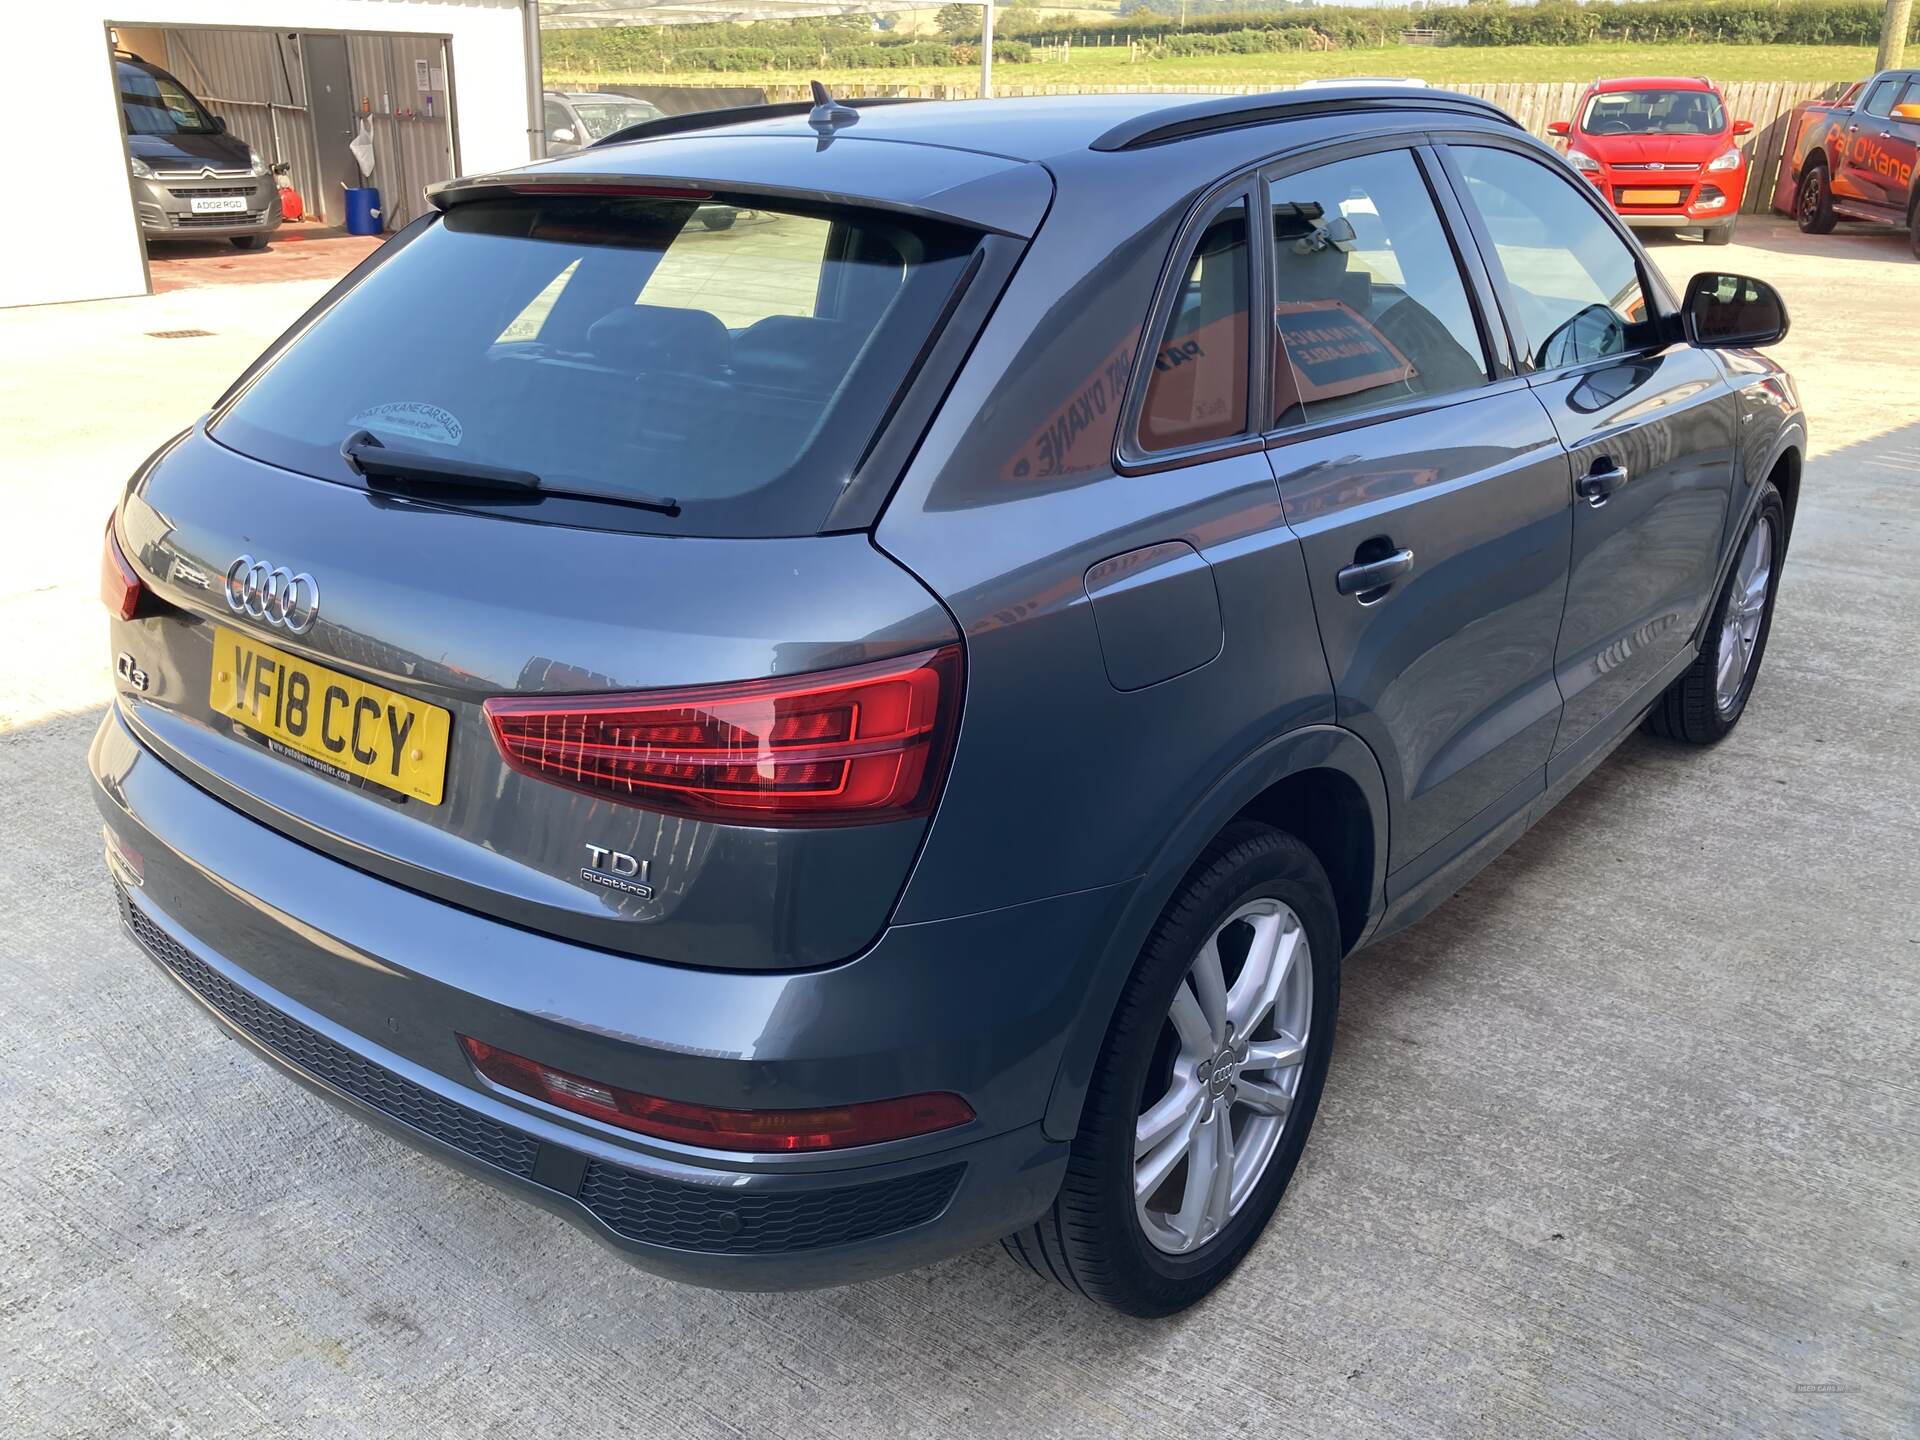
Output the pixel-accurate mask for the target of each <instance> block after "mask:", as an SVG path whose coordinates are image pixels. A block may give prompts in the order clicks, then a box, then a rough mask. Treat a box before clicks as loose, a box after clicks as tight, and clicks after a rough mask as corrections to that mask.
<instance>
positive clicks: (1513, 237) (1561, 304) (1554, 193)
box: [1453, 145, 1648, 370]
mask: <svg viewBox="0 0 1920 1440" xmlns="http://www.w3.org/2000/svg"><path fill="white" fill-rule="evenodd" d="M1453 155H1454V159H1455V160H1456V161H1457V162H1458V164H1459V166H1460V170H1461V172H1462V174H1464V175H1465V176H1466V181H1467V198H1468V199H1469V201H1470V202H1471V203H1472V204H1473V206H1474V208H1476V209H1477V210H1478V211H1479V212H1480V216H1481V219H1482V220H1483V221H1484V222H1485V224H1486V227H1487V232H1488V234H1489V235H1490V236H1491V237H1492V240H1493V248H1494V250H1495V251H1496V252H1497V254H1498V256H1499V260H1500V268H1501V269H1502V270H1503V271H1505V272H1506V277H1507V286H1508V288H1509V290H1510V291H1511V292H1512V295H1513V301H1514V305H1515V307H1516V309H1517V310H1518V311H1519V315H1518V317H1517V318H1518V320H1519V322H1520V324H1521V326H1522V328H1524V329H1525V331H1526V343H1527V345H1528V347H1529V351H1530V354H1529V357H1528V358H1529V359H1530V360H1531V362H1532V363H1533V365H1534V366H1535V367H1536V368H1538V369H1543V370H1552V369H1558V368H1559V367H1561V366H1563V365H1579V364H1583V363H1585V362H1586V361H1589V360H1599V359H1602V358H1604V357H1606V356H1608V355H1618V354H1621V353H1623V352H1625V351H1627V350H1630V349H1635V348H1637V347H1639V346H1640V345H1642V344H1644V343H1645V332H1644V331H1643V329H1642V328H1641V326H1642V322H1643V321H1645V320H1646V319H1647V318H1648V314H1647V301H1646V295H1645V292H1644V291H1643V290H1642V289H1641V283H1640V266H1639V264H1638V262H1637V261H1635V259H1634V258H1633V251H1631V250H1629V249H1628V248H1627V245H1626V242H1625V241H1623V240H1622V239H1621V238H1620V237H1619V236H1618V235H1617V234H1615V233H1614V231H1613V227H1612V226H1610V225H1608V224H1607V222H1606V221H1605V220H1603V219H1601V218H1600V215H1599V213H1598V212H1597V211H1595V209H1594V208H1593V206H1592V205H1591V204H1589V203H1588V202H1587V200H1586V198H1585V197H1584V196H1583V195H1582V194H1581V193H1580V191H1579V190H1578V189H1577V188H1575V187H1576V186H1578V185H1579V184H1580V183H1581V182H1579V181H1576V180H1569V179H1567V178H1565V177H1564V176H1562V175H1561V174H1560V173H1559V172H1558V171H1556V170H1550V169H1548V168H1547V167H1546V166H1545V165H1542V164H1540V163H1539V162H1537V161H1534V160H1529V159H1528V158H1527V157H1526V156H1524V155H1519V154H1516V153H1514V152H1513V151H1511V150H1496V149H1493V148H1492V147H1490V146H1485V145H1460V146H1455V147H1454V149H1453Z"/></svg>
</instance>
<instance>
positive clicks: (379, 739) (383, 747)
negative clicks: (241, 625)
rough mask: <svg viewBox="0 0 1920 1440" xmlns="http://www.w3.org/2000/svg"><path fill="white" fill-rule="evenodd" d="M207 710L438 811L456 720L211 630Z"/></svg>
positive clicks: (330, 767) (236, 636) (235, 635)
mask: <svg viewBox="0 0 1920 1440" xmlns="http://www.w3.org/2000/svg"><path fill="white" fill-rule="evenodd" d="M211 673H212V681H211V683H210V684H209V686H208V689H207V703H208V704H209V705H211V706H212V707H213V709H214V711H215V713H216V714H220V715H225V716H228V717H229V718H231V719H234V720H238V721H239V722H240V723H241V724H242V725H245V726H246V727H247V728H248V729H249V730H255V731H258V732H259V733H260V734H261V735H264V736H265V737H266V738H267V739H268V741H270V742H271V743H273V744H276V745H279V746H282V747H284V748H285V749H288V750H292V751H294V752H295V753H297V754H298V755H301V756H304V757H305V758H307V759H308V760H313V761H317V762H319V763H318V768H320V769H322V770H326V771H329V772H331V773H333V774H335V775H339V776H347V777H352V778H354V779H359V780H365V781H367V782H369V783H370V784H374V785H378V786H380V787H381V788H382V789H386V790H392V791H395V792H397V793H398V794H401V795H405V796H408V797H410V798H411V799H414V800H424V801H426V802H427V804H429V805H438V804H439V803H440V795H441V790H442V787H443V786H444V784H445V782H446V777H447V733H448V731H449V729H450V728H451V725H452V720H453V717H452V716H451V715H450V714H448V713H447V712H446V711H445V710H442V709H441V708H440V707H439V706H438V705H428V704H426V703H425V702H424V701H420V700H415V699H413V698H411V697H410V696H406V695H402V694H400V693H398V692H397V691H393V690H386V689H382V688H381V687H380V686H378V685H369V684H368V683H367V682H366V681H364V680H355V679H354V678H352V677H351V676H349V675H342V674H341V673H340V672H339V671H337V670H329V669H327V667H326V666H324V665H316V664H314V663H313V662H312V661H311V660H302V659H301V658H300V657H299V656H297V655H289V654H287V653H286V652H285V651H284V650H276V649H274V648H273V647H272V646H271V645H262V644H261V643H260V642H259V641H257V640H254V639H252V638H250V637H248V636H246V635H241V634H239V633H237V632H236V631H233V630H229V629H227V627H226V626H224V625H216V626H214V627H213V670H212V672H211Z"/></svg>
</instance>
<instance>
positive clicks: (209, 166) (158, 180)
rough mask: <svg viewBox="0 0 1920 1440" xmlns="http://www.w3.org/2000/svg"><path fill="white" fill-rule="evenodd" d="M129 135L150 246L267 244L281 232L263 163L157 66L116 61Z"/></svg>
mask: <svg viewBox="0 0 1920 1440" xmlns="http://www.w3.org/2000/svg"><path fill="white" fill-rule="evenodd" d="M113 68H114V73H115V74H116V76H117V77H118V79H119V85H120V114H121V116H122V117H123V118H124V120H125V123H126V127H127V157H128V166H129V168H130V169H131V171H132V173H133V200H134V207H135V209H136V210H137V211H138V213H139V216H140V233H141V235H142V236H143V237H144V238H145V239H147V240H150V241H151V240H217V239H220V238H222V237H224V238H226V239H228V240H231V241H232V242H233V243H234V245H235V246H236V247H237V248H239V249H241V250H255V249H258V248H259V247H260V246H262V245H264V244H265V243H266V240H267V237H268V236H269V235H271V234H272V233H273V232H274V230H275V229H277V228H278V227H279V224H280V192H279V189H278V187H277V186H276V185H275V184H274V180H273V176H272V174H271V173H270V172H269V170H268V168H267V162H266V160H265V159H264V158H263V157H262V156H261V155H260V153H259V152H258V151H257V150H255V149H254V148H253V147H252V146H251V145H249V144H247V142H246V141H244V140H242V139H241V138H240V137H239V136H237V135H230V134H228V133H227V122H226V121H224V120H222V119H221V118H220V117H219V116H218V115H215V114H213V113H212V112H210V111H209V110H208V109H207V108H206V106H204V105H202V104H201V103H200V102H199V101H198V100H196V99H195V98H194V97H193V94H192V92H191V91H189V90H188V89H187V87H186V86H184V85H182V84H181V83H180V82H179V81H178V80H176V79H174V77H173V76H171V75H169V74H168V73H167V72H166V71H164V70H162V69H161V68H160V67H159V66H158V65H150V64H148V63H147V62H146V61H144V60H142V59H141V58H140V57H139V56H137V55H128V54H117V55H115V56H114V57H113Z"/></svg>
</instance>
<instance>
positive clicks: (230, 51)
mask: <svg viewBox="0 0 1920 1440" xmlns="http://www.w3.org/2000/svg"><path fill="white" fill-rule="evenodd" d="M161 33H162V34H163V35H164V36H165V39H166V54H165V56H164V57H161V56H149V57H148V58H149V59H157V60H159V61H160V63H161V64H162V65H164V66H165V67H166V68H167V69H168V70H171V71H172V72H173V73H174V74H175V75H176V76H178V77H179V79H180V80H181V82H182V83H183V84H185V85H186V87H187V88H188V89H189V90H191V91H193V93H194V94H195V95H197V96H199V97H200V99H201V101H202V102H203V103H205V105H206V107H207V108H208V109H209V110H211V111H213V112H214V113H215V114H216V115H218V116H220V118H221V119H223V120H225V121H226V122H227V128H228V129H229V130H231V131H232V132H233V133H234V134H236V135H238V136H239V137H240V138H241V139H243V140H245V141H246V142H247V143H248V144H250V145H252V146H253V147H254V148H255V149H256V150H258V151H259V152H260V153H261V154H262V155H264V156H266V157H267V159H268V161H269V162H270V163H279V162H284V163H286V164H287V165H288V166H290V167H291V168H290V170H289V171H288V177H287V178H288V179H290V180H291V181H292V182H293V187H294V189H296V190H298V191H299V192H300V193H301V195H302V196H304V197H305V198H306V201H307V204H308V206H309V207H310V208H311V207H318V206H326V205H328V203H329V201H333V202H334V203H333V204H332V206H331V208H332V209H333V210H334V211H336V212H337V211H338V209H339V206H338V203H337V198H336V197H328V196H323V195H321V194H320V193H319V192H320V185H321V180H320V162H319V155H318V153H317V151H316V149H315V142H314V132H313V121H312V117H311V116H310V115H309V113H308V111H307V94H306V85H307V82H306V66H305V63H304V61H303V58H302V56H301V53H300V42H299V40H298V38H297V37H294V36H290V35H288V34H286V33H284V32H276V31H270V30H197V29H170V30H163V31H162V32H161ZM346 39H347V63H348V66H349V68H350V71H351V74H352V86H353V94H354V102H355V103H354V109H355V111H356V112H359V111H360V110H361V106H362V102H364V104H365V106H366V109H367V112H368V113H367V119H368V120H369V122H370V123H371V125H372V128H373V153H374V168H373V183H374V184H375V185H377V186H379V187H380V200H381V205H382V207H383V209H384V210H385V212H386V224H387V228H388V229H389V230H397V229H399V228H400V227H401V226H402V225H404V224H406V223H407V222H408V221H409V220H412V219H414V218H415V217H416V216H418V215H419V214H420V213H421V212H422V211H423V210H424V209H425V208H426V200H425V198H424V192H425V190H426V187H427V186H428V185H431V184H433V183H434V182H435V181H437V180H446V179H450V178H451V177H452V175H453V173H454V157H453V127H452V124H451V116H450V113H449V105H450V95H449V92H448V87H449V86H450V84H451V83H452V82H451V80H450V78H449V76H448V74H447V71H448V68H449V65H450V61H451V56H450V55H449V53H448V49H447V45H446V42H445V41H444V40H442V39H440V38H439V37H437V36H418V35H369V34H350V35H348V36H347V37H346ZM333 218H335V220H336V221H337V219H338V216H337V214H336V215H335V216H334V217H333Z"/></svg>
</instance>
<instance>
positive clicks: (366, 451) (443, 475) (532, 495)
mask: <svg viewBox="0 0 1920 1440" xmlns="http://www.w3.org/2000/svg"><path fill="white" fill-rule="evenodd" d="M340 455H341V458H343V459H344V460H345V461H346V462H347V464H348V466H350V467H351V468H352V470H353V472H354V473H355V474H356V475H360V476H362V477H364V478H366V479H368V480H374V479H386V480H406V481H412V482H414V483H417V484H428V485H446V486H448V487H450V488H453V489H468V490H474V489H479V490H494V491H504V492H508V493H510V494H513V495H515V496H517V497H519V498H522V499H528V500H532V499H537V498H538V497H540V496H542V495H553V496H558V497H561V498H563V499H570V500H598V501H602V502H605V503H606V504H610V505H631V506H634V507H635V508H637V509H641V510H657V511H659V512H660V513H661V514H663V515H678V514H679V513H680V502H679V501H678V500H675V499H674V498H673V497H672V496H670V495H642V494H639V493H638V492H635V491H629V490H606V489H601V488H600V487H598V486H596V485H592V484H588V483H583V482H579V481H574V480H562V481H557V482H552V481H546V480H543V479H541V478H540V477H539V476H538V475H536V474H534V473H533V472H532V471H531V470H515V469H511V468H509V467H507V466H504V465H483V464H481V463H480V462H479V461H477V460H462V459H459V458H457V457H455V456H450V455H428V454H425V453H423V452H421V451H418V450H396V449H394V448H393V447H392V446H391V445H388V444H387V443H386V442H385V441H383V440H381V439H380V437H379V436H377V435H375V434H373V433H372V432H370V431H367V430H356V431H354V432H353V434H351V435H349V436H348V437H347V438H346V440H345V441H344V442H343V443H342V444H341V446H340Z"/></svg>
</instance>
